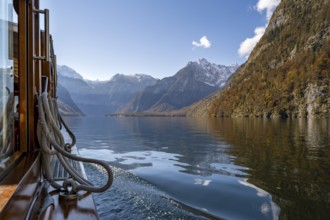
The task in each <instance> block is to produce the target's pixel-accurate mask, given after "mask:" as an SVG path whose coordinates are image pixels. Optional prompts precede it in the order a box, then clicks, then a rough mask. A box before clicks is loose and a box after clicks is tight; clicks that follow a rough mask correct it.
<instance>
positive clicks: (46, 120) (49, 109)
mask: <svg viewBox="0 0 330 220" xmlns="http://www.w3.org/2000/svg"><path fill="white" fill-rule="evenodd" d="M55 102H56V100H55ZM55 102H54V100H51V99H50V98H48V94H47V93H46V92H44V93H42V94H41V95H40V96H39V98H38V111H39V121H38V126H37V136H38V141H39V144H40V146H41V149H42V164H43V172H44V175H45V178H46V179H47V180H48V181H49V182H50V184H51V185H52V186H53V187H54V188H55V189H59V190H65V191H67V192H69V193H77V192H78V191H80V190H84V191H88V192H104V191H105V190H107V189H108V188H109V187H110V186H111V185H112V182H113V174H112V170H111V168H110V167H109V165H108V164H107V163H106V162H104V161H100V160H96V159H90V158H84V157H80V156H77V155H73V154H71V153H69V152H68V151H67V149H66V146H68V145H69V146H70V147H72V146H73V145H74V144H75V142H76V139H75V137H74V135H73V133H72V132H71V131H70V129H69V128H68V126H67V125H66V123H65V122H64V120H63V118H62V117H61V116H60V114H59V113H58V108H57V103H55ZM60 124H63V126H64V127H65V128H66V129H67V131H68V133H69V135H70V137H71V139H72V143H71V144H66V143H65V141H64V137H63V135H62V133H61V130H60ZM52 156H56V157H57V159H58V160H59V162H60V163H61V165H62V166H63V167H64V169H65V170H66V171H67V172H68V173H69V174H70V177H69V178H66V179H65V180H64V181H63V183H62V185H61V184H59V183H58V182H57V180H56V179H55V178H54V176H53V174H52V171H51V167H50V163H51V157H52ZM68 159H71V160H75V161H80V162H84V163H93V164H97V165H99V166H101V167H103V168H104V169H105V170H106V173H107V175H108V180H107V182H106V184H105V185H104V186H102V187H96V186H94V185H93V184H92V183H91V182H89V181H88V180H87V179H85V178H84V177H83V176H81V175H80V174H79V173H78V171H77V170H75V169H74V168H73V167H72V166H71V164H70V163H69V160H68Z"/></svg>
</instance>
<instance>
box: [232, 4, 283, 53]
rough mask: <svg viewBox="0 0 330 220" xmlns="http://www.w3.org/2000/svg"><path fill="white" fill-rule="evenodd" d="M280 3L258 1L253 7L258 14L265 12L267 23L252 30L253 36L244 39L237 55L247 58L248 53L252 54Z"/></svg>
mask: <svg viewBox="0 0 330 220" xmlns="http://www.w3.org/2000/svg"><path fill="white" fill-rule="evenodd" d="M280 2H281V0H259V1H258V2H257V5H256V6H255V8H256V10H257V11H259V12H260V13H261V12H263V11H264V10H266V16H267V23H266V24H265V26H264V27H257V28H256V29H255V30H254V36H253V37H251V38H246V39H245V40H244V41H243V42H242V43H241V44H240V47H239V49H238V54H239V55H240V56H241V57H243V56H245V57H246V58H248V57H249V55H250V53H251V52H252V50H253V48H254V47H255V46H256V44H257V43H258V41H259V40H260V38H261V37H262V36H263V35H264V33H265V30H266V27H267V25H268V22H269V20H270V18H271V17H272V14H273V12H274V10H275V9H276V7H277V5H278V4H279V3H280Z"/></svg>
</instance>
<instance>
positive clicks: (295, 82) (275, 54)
mask: <svg viewBox="0 0 330 220" xmlns="http://www.w3.org/2000/svg"><path fill="white" fill-rule="evenodd" d="M329 12H330V1H329V0H313V1H312V0H297V1H291V0H282V1H281V3H280V4H279V6H278V7H277V8H276V10H275V11H274V13H273V15H272V18H271V20H270V22H269V24H268V26H267V29H266V31H265V34H264V35H263V37H262V38H261V39H260V41H259V42H258V44H257V45H256V46H255V48H254V49H253V51H252V53H251V54H250V56H249V58H248V60H247V61H246V62H245V63H244V64H243V65H242V66H241V67H240V68H239V69H238V70H237V71H236V73H235V74H234V75H233V76H232V77H231V78H230V80H229V81H228V83H227V84H226V85H225V87H224V88H223V89H222V90H221V91H218V92H217V93H215V94H213V95H212V96H209V97H207V98H206V99H203V100H201V101H200V102H198V103H195V104H194V105H192V106H190V107H189V110H188V112H187V115H188V116H194V117H202V116H211V117H268V118H272V117H283V118H286V117H320V116H321V117H323V116H324V117H329V112H330V111H329V110H330V75H329V72H330V17H329V15H330V13H329Z"/></svg>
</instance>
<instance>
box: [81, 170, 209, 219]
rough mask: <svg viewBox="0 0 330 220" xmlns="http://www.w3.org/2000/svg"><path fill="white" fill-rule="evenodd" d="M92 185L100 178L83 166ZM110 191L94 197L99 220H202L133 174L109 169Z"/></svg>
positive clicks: (100, 175) (101, 177) (95, 171)
mask: <svg viewBox="0 0 330 220" xmlns="http://www.w3.org/2000/svg"><path fill="white" fill-rule="evenodd" d="M85 168H86V173H87V176H88V178H89V179H90V180H93V182H98V183H100V182H102V181H104V178H105V176H104V174H103V173H102V172H101V171H100V170H99V169H98V168H97V167H94V166H92V165H87V166H85ZM112 169H113V172H114V182H113V185H112V187H111V188H110V189H109V190H108V191H106V192H104V193H101V194H94V199H95V202H96V206H97V209H98V212H99V216H100V219H134V220H135V219H206V218H204V217H202V216H198V215H195V214H193V213H192V212H189V211H187V210H186V208H185V209H183V208H182V204H179V203H177V202H175V201H174V200H172V199H170V198H169V197H168V196H167V195H166V194H165V193H163V192H161V191H159V190H157V189H156V188H155V187H154V186H152V185H150V184H149V183H147V182H145V181H144V180H142V179H140V178H139V177H137V176H134V175H133V174H131V173H129V172H127V171H124V170H122V169H119V168H115V167H112Z"/></svg>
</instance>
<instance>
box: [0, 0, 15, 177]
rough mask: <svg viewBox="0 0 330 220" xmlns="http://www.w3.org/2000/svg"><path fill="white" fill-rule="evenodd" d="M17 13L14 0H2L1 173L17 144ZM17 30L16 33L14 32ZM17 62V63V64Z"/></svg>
mask: <svg viewBox="0 0 330 220" xmlns="http://www.w3.org/2000/svg"><path fill="white" fill-rule="evenodd" d="M15 22H17V15H15V12H14V9H13V2H12V0H2V1H0V174H1V169H2V168H3V167H4V166H5V162H6V158H9V157H10V156H11V155H12V154H13V153H14V152H15V148H16V145H17V140H18V138H16V134H15V130H17V129H18V126H17V125H18V123H16V128H15V120H18V116H17V115H15V93H14V78H15V72H16V71H15V68H16V69H17V68H18V67H17V54H16V55H15V49H14V47H17V45H16V46H15V44H14V41H15V40H14V35H16V36H17V23H15ZM14 32H15V33H14ZM16 51H17V49H16ZM15 64H16V65H15ZM16 100H17V98H16Z"/></svg>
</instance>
